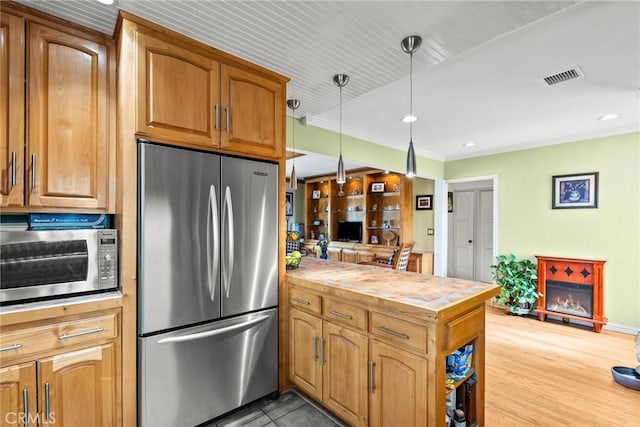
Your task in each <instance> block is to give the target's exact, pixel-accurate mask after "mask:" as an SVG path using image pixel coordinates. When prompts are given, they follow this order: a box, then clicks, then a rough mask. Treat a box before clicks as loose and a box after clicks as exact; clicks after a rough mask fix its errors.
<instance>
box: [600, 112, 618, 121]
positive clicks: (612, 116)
mask: <svg viewBox="0 0 640 427" xmlns="http://www.w3.org/2000/svg"><path fill="white" fill-rule="evenodd" d="M618 117H620V114H616V113H609V114H605V115H604V116H602V117H600V120H613V119H617V118H618Z"/></svg>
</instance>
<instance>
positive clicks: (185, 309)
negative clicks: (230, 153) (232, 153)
mask: <svg viewBox="0 0 640 427" xmlns="http://www.w3.org/2000/svg"><path fill="white" fill-rule="evenodd" d="M277 242H278V166H277V165H275V164H271V163H266V162H259V161H254V160H247V159H241V158H235V157H227V156H221V155H216V154H213V153H208V152H200V151H196V150H188V149H182V148H176V147H168V146H163V145H156V144H153V143H150V142H148V141H143V140H139V141H138V398H139V405H138V420H139V424H140V425H141V426H153V427H160V426H171V427H174V426H194V425H197V424H200V423H203V422H206V421H208V420H210V419H212V418H214V417H216V416H218V415H221V414H223V413H225V412H228V411H230V410H232V409H235V408H237V407H239V406H241V405H243V404H245V403H248V402H250V401H253V400H255V399H258V398H260V397H262V396H265V395H267V394H269V393H272V392H275V391H277V388H278V336H277V331H278V312H277V304H278V294H277V292H278V291H277V289H278V262H277V253H278V243H277Z"/></svg>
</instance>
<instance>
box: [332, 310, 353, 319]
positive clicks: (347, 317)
mask: <svg viewBox="0 0 640 427" xmlns="http://www.w3.org/2000/svg"><path fill="white" fill-rule="evenodd" d="M329 314H333V315H334V316H336V317H339V318H341V319H346V320H351V319H353V317H351V316H350V315H348V314H342V313H340V312H338V311H335V310H331V311H330V312H329Z"/></svg>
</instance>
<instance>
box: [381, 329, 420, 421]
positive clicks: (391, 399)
mask: <svg viewBox="0 0 640 427" xmlns="http://www.w3.org/2000/svg"><path fill="white" fill-rule="evenodd" d="M370 343H371V345H370V352H371V353H370V356H371V360H372V361H373V363H375V366H374V369H373V384H374V385H375V389H374V391H373V393H371V394H370V399H369V405H370V413H369V415H370V417H371V425H372V426H392V425H398V426H426V425H427V360H426V359H423V358H421V357H418V356H415V355H413V354H411V353H408V352H406V351H402V350H398V349H397V348H394V347H391V346H389V345H387V344H384V343H381V342H378V341H375V340H370Z"/></svg>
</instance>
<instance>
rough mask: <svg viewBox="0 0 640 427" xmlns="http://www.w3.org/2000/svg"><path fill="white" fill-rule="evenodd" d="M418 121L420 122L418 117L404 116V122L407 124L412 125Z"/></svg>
mask: <svg viewBox="0 0 640 427" xmlns="http://www.w3.org/2000/svg"><path fill="white" fill-rule="evenodd" d="M416 120H418V118H417V117H416V116H412V115H409V114H407V115H406V116H404V117H403V118H402V121H403V122H405V123H412V122H415V121H416Z"/></svg>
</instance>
